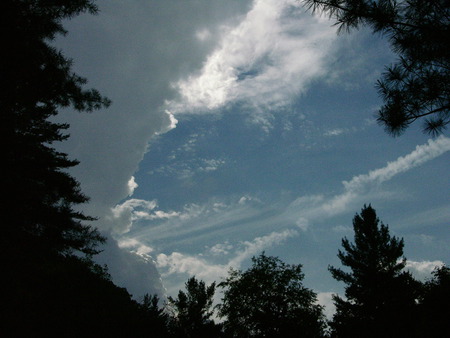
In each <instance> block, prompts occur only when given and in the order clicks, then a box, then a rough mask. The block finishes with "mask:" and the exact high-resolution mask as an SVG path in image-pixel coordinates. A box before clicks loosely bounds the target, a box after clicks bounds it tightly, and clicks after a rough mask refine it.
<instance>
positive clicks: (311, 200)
mask: <svg viewBox="0 0 450 338" xmlns="http://www.w3.org/2000/svg"><path fill="white" fill-rule="evenodd" d="M449 150H450V139H449V138H447V137H444V136H441V137H439V138H437V139H434V140H433V139H430V140H429V141H428V142H427V143H426V144H423V145H418V146H417V147H416V149H415V150H414V151H412V152H411V153H409V154H408V155H406V156H401V157H399V158H397V159H396V160H395V161H393V162H388V163H387V165H386V166H385V167H383V168H379V169H375V170H372V171H370V172H369V173H368V174H362V175H358V176H355V177H353V178H352V179H351V180H349V181H343V182H342V184H343V186H344V191H343V192H342V193H341V194H337V195H334V196H331V197H326V196H325V195H314V196H302V197H299V198H297V199H296V200H294V201H293V202H292V203H291V204H290V205H289V206H288V208H287V209H286V217H290V218H294V219H296V220H297V221H298V222H299V223H300V224H308V221H314V220H316V221H317V220H323V219H326V218H329V217H332V216H335V215H338V214H341V213H343V212H346V211H348V210H349V209H354V205H355V204H356V202H358V203H360V200H361V199H363V198H366V199H368V197H369V196H371V197H374V196H375V195H376V194H377V193H378V192H375V191H374V188H375V187H378V186H379V185H380V184H381V183H383V182H386V181H388V180H390V179H392V178H393V177H394V176H396V175H398V174H401V173H404V172H406V171H408V170H411V169H413V168H415V167H417V166H420V165H422V164H424V163H425V162H427V161H430V160H432V159H434V158H436V157H438V156H440V155H442V154H444V153H445V152H447V151H449Z"/></svg>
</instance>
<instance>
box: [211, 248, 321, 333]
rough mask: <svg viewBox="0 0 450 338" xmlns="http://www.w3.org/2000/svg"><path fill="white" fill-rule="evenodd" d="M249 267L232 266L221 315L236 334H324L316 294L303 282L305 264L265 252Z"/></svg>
mask: <svg viewBox="0 0 450 338" xmlns="http://www.w3.org/2000/svg"><path fill="white" fill-rule="evenodd" d="M252 262H253V265H252V266H251V267H250V268H249V269H248V270H247V271H244V272H242V271H240V270H234V269H232V270H231V271H230V273H229V276H228V277H227V278H226V279H225V280H224V281H223V282H221V283H220V284H219V286H220V287H222V288H224V289H225V290H224V293H223V298H222V304H220V305H219V315H220V316H221V317H223V318H225V322H224V327H225V332H226V333H227V334H229V335H231V336H232V337H321V336H323V329H324V326H325V324H324V318H323V314H322V307H321V306H319V305H317V304H316V294H315V293H314V292H313V291H311V290H309V289H307V288H306V287H304V286H303V283H302V280H303V278H304V274H303V273H302V271H301V268H302V267H301V265H289V264H285V263H284V262H282V261H281V260H280V259H278V258H277V257H268V256H266V255H265V254H264V253H262V254H261V255H260V256H258V257H253V258H252Z"/></svg>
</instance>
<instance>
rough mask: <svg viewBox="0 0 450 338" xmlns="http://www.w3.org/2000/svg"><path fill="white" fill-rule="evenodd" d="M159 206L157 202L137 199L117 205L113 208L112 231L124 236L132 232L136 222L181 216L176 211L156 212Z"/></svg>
mask: <svg viewBox="0 0 450 338" xmlns="http://www.w3.org/2000/svg"><path fill="white" fill-rule="evenodd" d="M157 206H158V204H157V201H156V200H152V201H146V200H142V199H136V198H132V199H129V200H126V201H125V202H123V203H122V204H117V205H116V206H115V207H113V208H111V213H112V215H111V216H110V217H109V218H110V221H112V222H111V224H110V225H111V228H110V230H111V231H112V232H113V233H115V234H124V233H126V232H128V231H130V229H131V227H132V226H133V222H135V221H141V220H156V219H169V218H172V217H178V216H180V213H179V212H175V211H169V212H165V211H162V210H155V209H156V208H157Z"/></svg>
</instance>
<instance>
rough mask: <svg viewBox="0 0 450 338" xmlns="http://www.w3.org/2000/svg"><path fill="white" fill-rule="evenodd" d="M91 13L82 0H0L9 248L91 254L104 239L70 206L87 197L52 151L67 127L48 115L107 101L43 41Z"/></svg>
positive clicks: (67, 162) (0, 102) (0, 105)
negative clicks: (86, 87) (86, 84)
mask: <svg viewBox="0 0 450 338" xmlns="http://www.w3.org/2000/svg"><path fill="white" fill-rule="evenodd" d="M83 12H89V13H91V14H95V13H97V7H96V6H95V5H94V4H93V1H90V0H52V1H50V0H3V1H1V4H0V21H1V25H2V29H1V33H0V34H1V37H2V41H4V43H3V47H4V48H3V52H2V53H1V56H0V112H1V115H0V116H1V128H2V134H3V137H4V140H6V144H5V148H6V149H5V151H4V153H3V154H4V156H3V161H4V162H3V163H4V164H3V168H4V169H5V172H4V173H3V174H2V188H3V195H4V196H6V198H5V199H4V200H3V201H2V216H3V236H2V238H3V239H4V240H3V241H2V245H4V246H7V247H10V249H14V248H17V251H21V252H23V251H25V252H28V253H35V252H36V250H39V251H51V252H54V253H58V254H63V255H67V254H71V253H73V252H82V253H84V254H87V255H92V254H95V253H97V252H98V251H97V249H96V245H97V244H99V243H101V242H103V241H104V238H103V237H102V236H101V235H100V234H99V232H98V231H97V230H96V229H94V228H92V227H91V226H89V225H87V224H86V223H87V222H89V221H92V220H94V218H92V217H89V216H86V215H84V214H83V213H82V212H80V211H77V210H75V206H77V205H79V204H82V203H85V202H87V201H88V198H87V197H86V196H85V195H84V194H83V193H82V192H81V191H80V188H79V183H78V182H77V181H76V180H75V179H74V178H73V177H72V176H71V175H69V174H68V173H67V169H69V168H71V167H73V166H75V165H77V164H78V162H77V161H75V160H71V159H69V158H68V155H67V154H65V153H62V152H59V151H57V150H55V149H54V148H53V147H52V145H53V143H55V142H60V141H64V140H66V139H67V138H68V135H67V134H65V133H64V130H66V129H67V128H68V127H69V126H68V125H67V124H65V123H56V122H54V121H52V120H51V118H52V117H54V116H55V115H57V114H58V111H59V110H60V109H62V108H66V107H71V108H74V109H75V110H78V111H92V110H95V109H100V108H102V107H106V106H108V104H109V103H110V102H109V100H108V99H107V98H105V97H102V96H101V95H100V93H99V92H98V91H96V90H94V89H91V90H85V89H83V87H84V85H85V83H86V79H84V78H82V77H80V76H78V75H77V74H75V73H74V72H73V71H72V70H71V64H72V61H71V60H70V59H68V58H66V57H65V56H64V55H63V54H62V52H61V51H59V50H57V49H56V48H55V47H53V46H52V45H51V43H52V41H53V40H54V39H55V37H56V36H57V35H58V34H62V35H64V34H66V33H67V32H66V31H65V29H64V28H63V26H62V21H63V20H67V19H70V18H72V17H74V16H76V15H78V14H80V13H83Z"/></svg>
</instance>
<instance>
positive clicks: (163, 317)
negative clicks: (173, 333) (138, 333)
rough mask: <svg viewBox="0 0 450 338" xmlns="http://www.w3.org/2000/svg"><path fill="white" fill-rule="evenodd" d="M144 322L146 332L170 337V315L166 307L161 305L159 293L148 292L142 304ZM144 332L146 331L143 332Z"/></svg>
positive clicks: (150, 334) (151, 334)
mask: <svg viewBox="0 0 450 338" xmlns="http://www.w3.org/2000/svg"><path fill="white" fill-rule="evenodd" d="M140 313H141V316H142V317H143V318H142V322H143V323H145V324H146V325H145V329H146V330H145V334H146V335H147V336H150V337H151V336H154V337H169V331H168V324H169V316H168V314H167V313H166V311H165V309H164V307H160V306H159V297H158V296H157V295H152V296H150V295H148V294H146V295H145V296H144V298H143V300H142V303H141V304H140ZM143 333H144V332H143Z"/></svg>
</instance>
